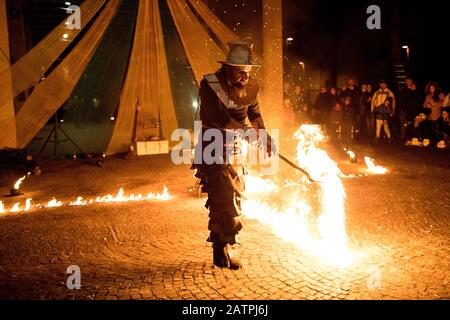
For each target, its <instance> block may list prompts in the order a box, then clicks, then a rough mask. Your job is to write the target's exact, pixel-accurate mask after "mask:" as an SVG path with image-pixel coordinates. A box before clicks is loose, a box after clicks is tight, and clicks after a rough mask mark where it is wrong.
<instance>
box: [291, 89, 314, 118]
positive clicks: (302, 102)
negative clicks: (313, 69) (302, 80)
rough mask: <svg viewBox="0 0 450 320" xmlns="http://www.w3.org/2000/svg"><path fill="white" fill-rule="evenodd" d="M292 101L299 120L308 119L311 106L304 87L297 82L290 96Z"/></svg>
mask: <svg viewBox="0 0 450 320" xmlns="http://www.w3.org/2000/svg"><path fill="white" fill-rule="evenodd" d="M290 100H291V103H292V104H293V108H294V112H295V114H296V115H297V118H298V120H299V121H300V122H301V123H303V122H305V121H306V120H308V116H309V108H308V103H307V100H306V97H305V92H304V90H303V89H302V87H301V86H300V85H299V84H297V85H295V87H294V91H293V92H292V95H291V96H290Z"/></svg>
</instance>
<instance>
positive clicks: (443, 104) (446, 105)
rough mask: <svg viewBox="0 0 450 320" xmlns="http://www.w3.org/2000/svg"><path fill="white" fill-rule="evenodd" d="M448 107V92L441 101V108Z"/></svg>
mask: <svg viewBox="0 0 450 320" xmlns="http://www.w3.org/2000/svg"><path fill="white" fill-rule="evenodd" d="M448 107H450V93H449V94H447V95H446V96H445V98H444V102H443V103H442V108H448Z"/></svg>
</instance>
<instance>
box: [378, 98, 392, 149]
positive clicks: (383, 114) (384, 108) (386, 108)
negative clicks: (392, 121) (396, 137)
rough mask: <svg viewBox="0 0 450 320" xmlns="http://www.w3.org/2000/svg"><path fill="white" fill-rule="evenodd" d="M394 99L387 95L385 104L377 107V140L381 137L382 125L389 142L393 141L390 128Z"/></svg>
mask: <svg viewBox="0 0 450 320" xmlns="http://www.w3.org/2000/svg"><path fill="white" fill-rule="evenodd" d="M393 101H394V99H393V98H392V97H387V98H386V99H385V100H384V102H383V104H381V105H379V106H377V107H375V119H376V141H377V142H379V141H380V138H381V127H383V129H384V133H385V134H386V138H387V142H388V143H389V142H390V141H391V132H390V130H389V121H388V120H389V117H392V114H393V113H394V110H393V107H392V104H393Z"/></svg>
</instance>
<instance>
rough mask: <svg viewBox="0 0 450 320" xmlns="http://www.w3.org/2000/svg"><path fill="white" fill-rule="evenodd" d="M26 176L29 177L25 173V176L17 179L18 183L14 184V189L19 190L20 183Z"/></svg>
mask: <svg viewBox="0 0 450 320" xmlns="http://www.w3.org/2000/svg"><path fill="white" fill-rule="evenodd" d="M26 177H27V176H26V175H25V176H23V177H22V178H20V179H19V180H17V181H16V183H15V184H14V187H13V189H14V190H19V188H20V184H21V183H22V181H23V180H25V178H26Z"/></svg>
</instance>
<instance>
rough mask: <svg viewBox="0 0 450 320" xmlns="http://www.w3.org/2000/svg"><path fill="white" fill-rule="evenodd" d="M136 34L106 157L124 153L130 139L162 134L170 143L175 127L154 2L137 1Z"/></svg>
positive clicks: (160, 32) (160, 29)
mask: <svg viewBox="0 0 450 320" xmlns="http://www.w3.org/2000/svg"><path fill="white" fill-rule="evenodd" d="M135 30H136V31H135V35H134V43H133V49H132V52H131V57H130V63H129V66H128V73H127V76H126V79H125V83H124V85H123V88H122V93H121V96H120V103H119V109H118V112H117V122H116V125H115V127H114V131H113V135H112V137H111V140H110V142H109V146H108V148H107V150H106V153H107V154H112V153H118V152H124V151H127V150H128V148H129V146H130V145H132V143H133V138H134V139H135V140H138V141H145V140H149V139H151V138H158V139H159V138H161V134H162V137H163V138H165V139H170V134H171V132H172V131H173V130H174V129H176V128H177V127H178V123H177V119H176V115H175V110H174V104H173V98H172V92H171V90H170V81H169V75H168V69H167V62H166V54H165V48H164V37H163V33H162V26H161V18H160V12H159V6H158V1H157V0H148V1H139V11H138V17H137V22H136V29H135ZM161 131H162V132H161ZM133 135H134V137H133Z"/></svg>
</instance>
